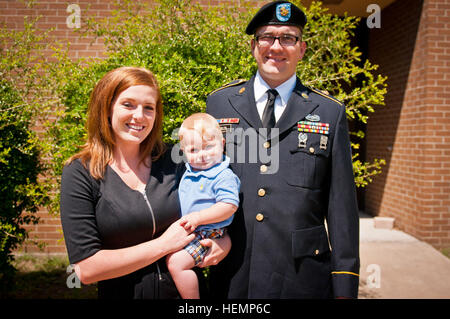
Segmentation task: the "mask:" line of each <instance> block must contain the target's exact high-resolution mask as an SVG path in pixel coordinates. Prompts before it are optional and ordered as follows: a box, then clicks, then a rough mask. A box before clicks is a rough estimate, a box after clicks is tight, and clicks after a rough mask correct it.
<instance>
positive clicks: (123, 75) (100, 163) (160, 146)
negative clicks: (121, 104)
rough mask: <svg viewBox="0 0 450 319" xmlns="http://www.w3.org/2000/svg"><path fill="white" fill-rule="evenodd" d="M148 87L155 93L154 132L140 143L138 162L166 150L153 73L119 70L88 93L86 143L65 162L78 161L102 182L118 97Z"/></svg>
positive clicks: (111, 144) (110, 150) (111, 145)
mask: <svg viewBox="0 0 450 319" xmlns="http://www.w3.org/2000/svg"><path fill="white" fill-rule="evenodd" d="M135 85H148V86H150V87H151V88H153V89H155V91H156V92H157V102H156V116H155V122H154V125H153V129H152V131H151V132H150V134H149V135H148V136H147V138H146V139H145V140H144V141H142V143H141V144H140V161H141V162H143V163H145V159H146V158H147V157H148V156H149V155H151V157H152V161H155V160H156V159H158V158H159V157H160V156H161V155H162V154H163V153H164V151H165V147H164V143H163V140H162V121H163V106H162V99H161V93H160V91H159V86H158V82H157V80H156V78H155V76H154V75H153V73H152V72H150V71H149V70H147V69H145V68H139V67H121V68H117V69H114V70H111V71H109V72H108V73H106V74H105V76H103V78H102V79H101V80H100V81H98V83H97V85H96V86H95V88H94V90H93V91H92V93H91V96H90V100H89V105H88V117H87V124H86V126H87V133H88V137H87V142H86V144H84V145H83V149H82V150H81V151H80V152H79V153H77V154H75V155H73V156H72V157H71V158H69V159H68V160H67V163H70V162H72V161H73V160H75V159H77V158H80V159H81V161H82V163H83V165H84V166H85V167H86V168H87V163H88V162H89V171H90V174H91V175H92V176H93V177H94V178H96V179H101V178H103V176H104V173H105V170H106V166H107V165H108V163H109V162H110V161H111V160H112V156H113V151H114V146H115V139H114V132H113V130H112V127H111V124H110V119H109V116H110V114H111V108H112V106H113V104H114V103H115V101H116V99H117V97H118V96H119V95H120V93H122V92H123V91H125V90H126V89H128V88H129V87H131V86H135Z"/></svg>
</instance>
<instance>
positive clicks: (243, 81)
mask: <svg viewBox="0 0 450 319" xmlns="http://www.w3.org/2000/svg"><path fill="white" fill-rule="evenodd" d="M245 82H247V80H243V79H239V80H235V81H233V82H230V83H228V84H225V85H224V86H222V87H220V88H218V89H215V90H214V91H212V92H211V93H209V94H208V95H211V94H213V93H216V92H218V91H220V90H223V89H226V88H228V87H230V86H235V85H239V84H242V83H245Z"/></svg>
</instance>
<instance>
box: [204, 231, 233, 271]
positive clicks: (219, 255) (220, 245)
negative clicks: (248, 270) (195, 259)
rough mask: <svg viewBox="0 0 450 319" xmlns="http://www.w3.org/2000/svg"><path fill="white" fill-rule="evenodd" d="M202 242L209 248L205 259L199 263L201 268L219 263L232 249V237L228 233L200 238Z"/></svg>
mask: <svg viewBox="0 0 450 319" xmlns="http://www.w3.org/2000/svg"><path fill="white" fill-rule="evenodd" d="M200 244H202V246H205V247H208V248H209V250H208V252H207V253H206V256H205V258H204V259H203V261H202V262H201V263H200V264H198V265H197V266H198V267H200V268H204V267H208V266H214V265H217V264H218V263H219V262H221V261H222V260H223V259H224V258H225V257H226V256H227V255H228V253H229V252H230V249H231V239H230V236H229V235H228V234H226V235H224V237H222V238H216V239H203V240H200Z"/></svg>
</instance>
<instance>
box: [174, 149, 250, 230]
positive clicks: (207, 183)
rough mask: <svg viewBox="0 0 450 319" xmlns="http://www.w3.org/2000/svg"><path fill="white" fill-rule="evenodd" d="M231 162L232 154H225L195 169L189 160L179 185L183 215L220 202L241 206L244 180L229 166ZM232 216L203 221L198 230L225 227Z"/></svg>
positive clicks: (229, 222)
mask: <svg viewBox="0 0 450 319" xmlns="http://www.w3.org/2000/svg"><path fill="white" fill-rule="evenodd" d="M229 165H230V158H229V157H228V156H224V161H223V162H220V163H218V164H216V165H214V166H213V167H211V168H209V169H206V170H203V171H193V170H192V167H191V166H190V165H189V163H186V171H185V172H184V174H183V177H182V178H181V181H180V186H179V188H178V196H179V198H180V205H181V214H182V215H183V216H184V215H187V214H189V213H191V212H196V211H200V210H202V209H205V208H209V207H211V206H212V205H214V204H215V203H218V202H224V203H229V204H233V205H235V206H239V188H240V186H241V182H240V180H239V178H238V177H237V176H236V175H235V174H234V173H233V172H232V171H231V169H229V168H228V166H229ZM233 216H234V215H233ZM233 216H231V217H230V218H228V219H226V220H224V221H221V222H218V223H214V224H208V225H200V226H199V227H197V230H205V229H218V228H223V227H226V226H228V225H230V224H231V222H232V220H233Z"/></svg>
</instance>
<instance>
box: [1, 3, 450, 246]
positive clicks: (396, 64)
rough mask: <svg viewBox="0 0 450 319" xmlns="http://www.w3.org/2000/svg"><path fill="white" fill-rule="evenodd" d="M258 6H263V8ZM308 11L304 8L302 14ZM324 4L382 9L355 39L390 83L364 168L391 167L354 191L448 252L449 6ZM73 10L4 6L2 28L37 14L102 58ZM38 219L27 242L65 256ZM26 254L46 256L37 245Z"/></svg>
mask: <svg viewBox="0 0 450 319" xmlns="http://www.w3.org/2000/svg"><path fill="white" fill-rule="evenodd" d="M149 2H151V1H149ZM203 2H205V4H207V3H213V4H214V3H218V2H221V1H208V0H204V1H203ZM254 2H256V3H258V6H261V5H262V4H263V3H265V2H267V1H254ZM310 2H311V1H310V0H304V1H303V3H304V4H305V5H306V6H308V5H309V3H310ZM323 2H324V5H325V6H326V7H328V8H329V9H330V12H333V13H336V14H343V13H344V12H348V13H349V14H350V15H357V16H361V17H368V16H369V15H371V14H373V13H374V12H376V11H373V10H376V8H375V9H373V7H369V5H371V4H377V5H378V7H379V8H380V9H381V12H379V22H380V23H381V25H380V28H377V27H372V28H369V27H368V24H367V23H366V20H363V21H362V24H361V27H360V30H359V31H360V32H359V35H358V36H357V39H356V42H357V45H358V46H359V47H360V48H361V49H362V50H363V53H364V55H365V56H367V57H368V58H369V59H370V61H371V62H372V63H375V64H378V65H379V66H380V68H379V71H380V73H382V74H383V75H387V76H388V94H387V96H386V106H383V107H377V108H376V111H375V113H373V114H370V119H369V122H368V125H367V127H366V140H365V145H363V146H364V149H365V150H366V152H365V157H366V160H372V159H373V158H384V159H386V161H387V164H386V166H384V167H383V172H382V174H381V175H379V176H377V177H375V179H374V182H373V183H372V184H370V185H369V186H368V187H367V188H366V189H364V190H359V195H360V196H359V197H360V208H361V210H364V211H365V212H366V213H368V214H370V215H373V216H390V217H394V218H395V226H396V227H398V228H399V229H401V230H403V231H405V232H407V233H410V234H411V235H413V236H415V237H417V238H419V239H421V240H425V241H427V242H428V243H430V244H432V245H434V246H435V247H437V248H443V247H450V0H377V1H373V0H364V1H361V0H327V1H323ZM113 3H114V1H112V0H110V1H108V0H93V1H87V0H77V1H73V4H77V5H78V6H79V8H80V9H81V12H80V13H81V15H83V16H93V17H102V16H107V15H109V14H110V12H111V10H112V7H113ZM228 3H230V4H231V5H233V4H235V5H239V3H240V1H239V0H233V1H228ZM70 4H71V3H69V2H67V1H62V0H42V1H40V0H39V1H36V5H35V6H34V7H33V8H32V9H29V8H27V7H26V6H25V5H24V4H23V3H22V2H21V1H13V0H0V22H3V23H5V24H6V26H7V27H8V28H10V29H20V28H21V27H23V17H24V16H26V15H27V16H36V15H42V18H41V20H40V22H39V23H38V27H39V28H42V29H49V28H51V27H54V28H55V31H53V32H52V35H53V36H54V37H55V38H56V39H61V40H68V41H69V42H71V48H72V50H71V52H70V54H71V57H73V58H78V57H83V56H94V57H101V56H102V52H103V51H102V50H103V46H102V44H101V43H100V42H98V41H96V42H94V43H91V39H79V37H78V36H77V35H75V34H73V30H72V29H70V28H69V27H68V24H67V23H66V20H67V17H68V16H69V15H71V14H73V13H74V12H75V11H74V10H73V9H72V10H70V8H69V11H68V7H69V5H70ZM88 6H89V10H88V9H87V8H88ZM368 9H371V10H369V12H367V11H368ZM369 19H370V17H369ZM369 19H367V20H369ZM372 26H373V25H372ZM39 216H40V217H41V223H40V224H39V225H37V226H34V227H30V230H31V233H30V237H31V238H32V239H38V240H39V241H42V242H45V243H46V247H45V249H44V253H65V247H64V242H63V240H62V231H61V227H60V222H59V218H58V217H55V216H51V215H49V214H48V213H47V212H46V211H45V210H44V209H43V210H42V211H40V212H39ZM23 249H24V250H25V251H27V252H33V253H38V252H42V251H39V250H38V249H37V247H35V246H33V245H29V246H25V247H24V248H23Z"/></svg>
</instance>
